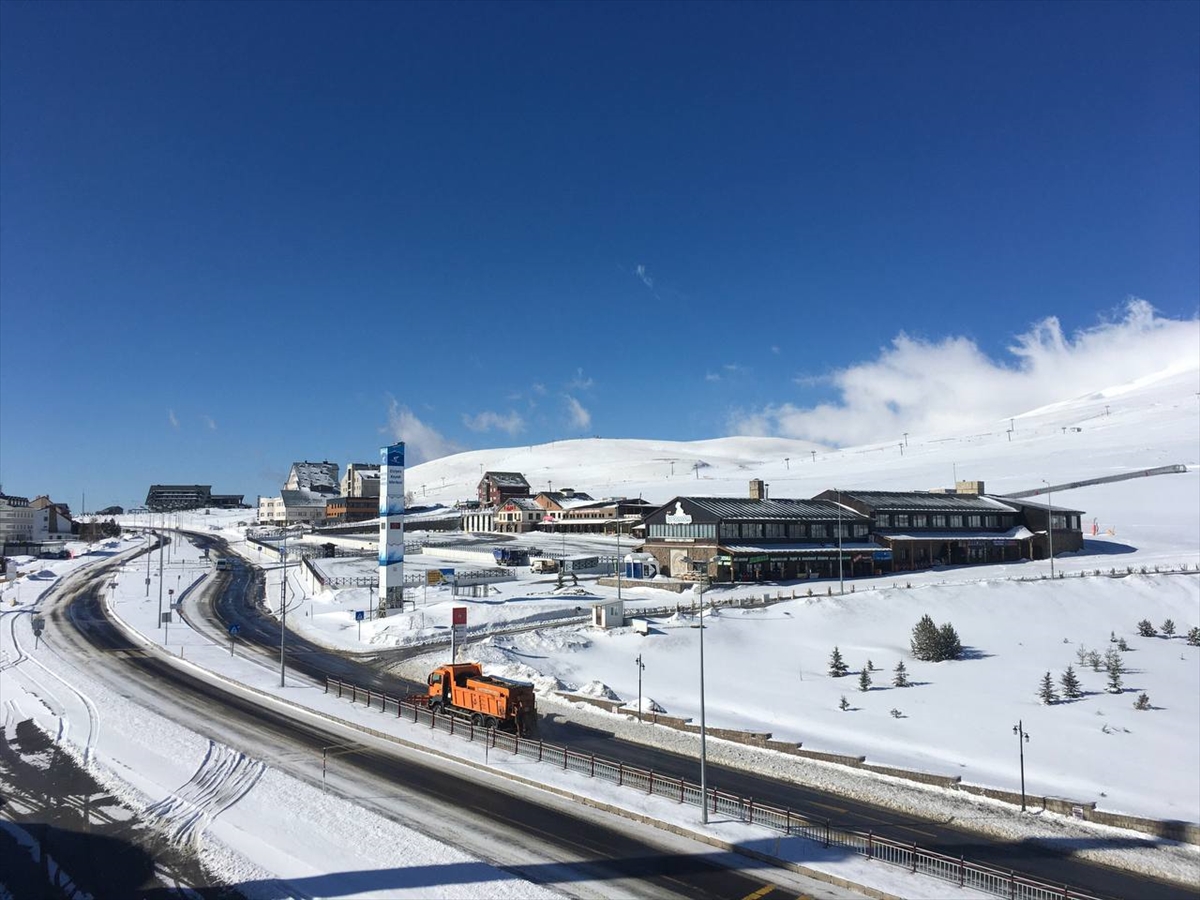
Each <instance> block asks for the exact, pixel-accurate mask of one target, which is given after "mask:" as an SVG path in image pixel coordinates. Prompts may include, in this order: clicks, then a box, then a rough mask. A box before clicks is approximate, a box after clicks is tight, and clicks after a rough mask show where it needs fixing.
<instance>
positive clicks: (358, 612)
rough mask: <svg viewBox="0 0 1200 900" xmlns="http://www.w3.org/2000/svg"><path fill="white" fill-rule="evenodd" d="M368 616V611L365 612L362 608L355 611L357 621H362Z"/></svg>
mask: <svg viewBox="0 0 1200 900" xmlns="http://www.w3.org/2000/svg"><path fill="white" fill-rule="evenodd" d="M366 617H367V616H366V613H364V612H363V611H362V610H361V609H356V610H355V611H354V621H355V622H361V621H362V620H363V619H365V618H366Z"/></svg>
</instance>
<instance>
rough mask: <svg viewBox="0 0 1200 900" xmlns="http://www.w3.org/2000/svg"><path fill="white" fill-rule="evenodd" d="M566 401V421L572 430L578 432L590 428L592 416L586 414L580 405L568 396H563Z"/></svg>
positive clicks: (588, 413)
mask: <svg viewBox="0 0 1200 900" xmlns="http://www.w3.org/2000/svg"><path fill="white" fill-rule="evenodd" d="M564 396H565V397H566V400H567V421H568V423H569V424H570V426H571V427H572V428H575V429H577V430H579V431H587V429H589V428H591V427H592V414H591V413H590V412H588V411H587V410H586V409H585V408H584V406H583V404H582V403H580V402H579V401H578V400H576V399H575V398H574V397H572V396H571V395H570V394H565V395H564Z"/></svg>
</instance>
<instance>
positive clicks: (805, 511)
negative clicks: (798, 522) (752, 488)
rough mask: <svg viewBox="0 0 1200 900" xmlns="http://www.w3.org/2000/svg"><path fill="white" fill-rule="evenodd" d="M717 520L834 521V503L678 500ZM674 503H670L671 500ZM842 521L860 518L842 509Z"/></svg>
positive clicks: (719, 499)
mask: <svg viewBox="0 0 1200 900" xmlns="http://www.w3.org/2000/svg"><path fill="white" fill-rule="evenodd" d="M679 499H681V500H686V501H688V502H689V503H691V504H692V505H693V506H697V507H699V508H700V509H702V510H704V511H705V512H707V513H709V514H710V515H712V516H714V517H715V518H718V519H752V520H755V521H759V520H764V519H820V520H822V521H827V520H829V519H836V518H837V517H838V515H839V509H838V506H837V504H836V503H832V502H829V501H826V500H788V499H783V500H751V499H749V498H747V497H681V498H679ZM672 502H674V501H672ZM668 506H670V504H668ZM840 515H841V516H842V518H844V519H854V518H863V516H862V514H861V513H859V512H856V511H854V510H852V509H847V508H846V507H842V508H841V510H840Z"/></svg>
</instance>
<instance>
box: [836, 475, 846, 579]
mask: <svg viewBox="0 0 1200 900" xmlns="http://www.w3.org/2000/svg"><path fill="white" fill-rule="evenodd" d="M837 498H838V500H837V502H838V523H837V531H838V593H839V594H844V593H846V582H845V579H844V578H843V577H842V492H841V491H838V492H837Z"/></svg>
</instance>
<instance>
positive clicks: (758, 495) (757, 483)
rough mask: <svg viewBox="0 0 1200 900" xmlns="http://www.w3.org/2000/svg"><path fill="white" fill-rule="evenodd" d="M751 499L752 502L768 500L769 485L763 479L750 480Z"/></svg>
mask: <svg viewBox="0 0 1200 900" xmlns="http://www.w3.org/2000/svg"><path fill="white" fill-rule="evenodd" d="M750 499H751V500H766V499H767V485H766V484H765V483H764V482H763V480H762V479H761V478H751V479H750Z"/></svg>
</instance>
